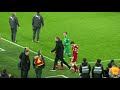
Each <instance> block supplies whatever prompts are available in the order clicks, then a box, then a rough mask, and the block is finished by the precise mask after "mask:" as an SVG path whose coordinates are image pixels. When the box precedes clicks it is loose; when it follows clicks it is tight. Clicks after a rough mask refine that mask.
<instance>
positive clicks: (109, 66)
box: [108, 60, 115, 68]
mask: <svg viewBox="0 0 120 90" xmlns="http://www.w3.org/2000/svg"><path fill="white" fill-rule="evenodd" d="M113 64H115V62H114V60H111V61H110V63H108V68H111V67H112V65H113Z"/></svg>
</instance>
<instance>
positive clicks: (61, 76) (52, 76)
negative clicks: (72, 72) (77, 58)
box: [45, 75, 68, 78]
mask: <svg viewBox="0 0 120 90" xmlns="http://www.w3.org/2000/svg"><path fill="white" fill-rule="evenodd" d="M60 76H61V77H64V78H68V77H67V76H65V75H56V76H48V77H45V78H52V77H54V78H55V77H60Z"/></svg>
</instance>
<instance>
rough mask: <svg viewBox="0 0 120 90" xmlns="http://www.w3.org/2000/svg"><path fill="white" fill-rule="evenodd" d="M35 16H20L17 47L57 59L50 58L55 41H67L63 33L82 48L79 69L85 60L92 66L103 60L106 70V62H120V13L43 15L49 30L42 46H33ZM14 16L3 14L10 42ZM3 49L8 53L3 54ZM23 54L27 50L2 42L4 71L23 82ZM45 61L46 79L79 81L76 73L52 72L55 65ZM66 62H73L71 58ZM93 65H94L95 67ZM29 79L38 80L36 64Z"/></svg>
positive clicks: (2, 27) (2, 28)
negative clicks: (21, 63) (33, 18)
mask: <svg viewBox="0 0 120 90" xmlns="http://www.w3.org/2000/svg"><path fill="white" fill-rule="evenodd" d="M34 14H35V12H17V13H16V15H17V17H18V20H19V23H20V29H18V32H17V44H19V45H21V46H24V47H25V46H27V47H29V48H30V49H31V50H33V51H35V52H36V51H37V50H38V49H40V50H41V51H42V54H43V55H45V56H47V57H49V58H52V59H54V54H50V51H51V50H52V49H53V48H54V46H55V41H54V37H55V36H59V37H60V38H61V39H63V32H68V36H69V38H70V40H71V41H72V40H73V41H75V43H76V44H78V46H79V55H78V61H77V64H78V67H79V63H81V62H82V58H84V57H86V58H87V59H88V62H95V61H96V59H98V58H100V59H102V61H103V63H102V64H103V65H104V67H106V65H107V63H108V62H106V61H105V60H110V59H118V60H119V59H120V49H119V47H120V19H119V18H120V13H119V12H41V14H42V16H43V18H44V22H45V27H44V28H42V29H41V34H40V42H39V43H32V25H31V24H32V17H33V15H34ZM10 15H11V13H10V12H0V17H1V18H0V34H1V36H2V38H5V39H7V40H9V41H11V38H10V35H11V31H10V26H9V22H8V21H9V17H10ZM1 48H2V49H4V50H5V51H2V50H1ZM21 51H23V48H21V47H18V46H16V45H14V44H11V43H9V42H6V41H4V40H2V41H1V42H0V71H1V70H2V69H3V68H6V69H7V71H8V72H9V73H11V74H14V76H15V77H17V78H19V77H20V71H19V70H18V68H17V64H18V61H19V59H18V56H19V54H20V52H21ZM34 55H35V53H32V52H31V53H30V59H31V63H32V59H33V56H34ZM45 61H46V67H45V69H43V74H42V77H43V78H45V77H49V76H57V75H64V76H66V77H69V78H78V77H79V76H78V73H73V72H72V71H69V70H68V69H67V68H65V69H64V70H62V71H61V70H57V71H56V72H51V71H50V69H51V68H52V66H53V61H51V60H49V59H48V58H45ZM66 61H67V62H68V63H69V62H70V60H69V59H68V58H67V57H66ZM104 61H105V62H104ZM116 63H118V61H116ZM92 65H93V63H91V66H92ZM61 77H62V76H60V78H61ZM29 78H35V71H34V69H33V67H32V64H31V70H30V72H29ZM58 78H59V77H58ZM63 78H64V77H63Z"/></svg>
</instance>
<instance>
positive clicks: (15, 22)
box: [9, 13, 20, 42]
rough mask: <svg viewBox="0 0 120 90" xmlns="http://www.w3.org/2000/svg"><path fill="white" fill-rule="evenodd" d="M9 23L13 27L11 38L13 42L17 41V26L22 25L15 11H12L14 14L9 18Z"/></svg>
mask: <svg viewBox="0 0 120 90" xmlns="http://www.w3.org/2000/svg"><path fill="white" fill-rule="evenodd" d="M9 24H10V27H11V40H12V42H16V33H17V26H18V27H20V25H19V22H18V19H17V17H16V16H15V13H12V16H11V17H10V18H9Z"/></svg>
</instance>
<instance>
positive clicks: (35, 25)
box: [32, 12, 44, 42]
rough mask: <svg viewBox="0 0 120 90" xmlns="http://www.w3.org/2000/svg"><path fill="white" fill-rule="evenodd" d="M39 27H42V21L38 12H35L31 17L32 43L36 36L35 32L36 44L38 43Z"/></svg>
mask: <svg viewBox="0 0 120 90" xmlns="http://www.w3.org/2000/svg"><path fill="white" fill-rule="evenodd" d="M41 26H42V27H43V26H44V20H43V17H42V16H41V15H40V13H39V12H37V14H36V15H35V16H34V17H33V19H32V27H33V40H32V42H34V41H35V36H36V32H37V42H39V37H40V36H39V35H40V29H41Z"/></svg>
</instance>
